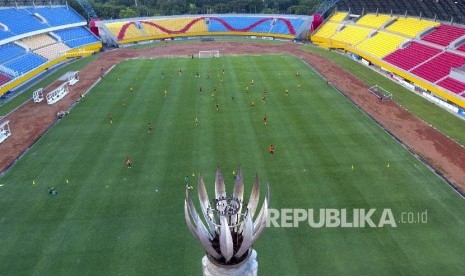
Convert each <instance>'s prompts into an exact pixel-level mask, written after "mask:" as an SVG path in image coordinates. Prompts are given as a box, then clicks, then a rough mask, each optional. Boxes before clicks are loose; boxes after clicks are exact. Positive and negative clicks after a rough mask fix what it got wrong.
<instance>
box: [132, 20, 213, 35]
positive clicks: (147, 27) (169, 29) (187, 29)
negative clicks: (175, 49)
mask: <svg viewBox="0 0 465 276" xmlns="http://www.w3.org/2000/svg"><path fill="white" fill-rule="evenodd" d="M141 24H142V25H143V28H144V31H145V32H146V33H147V34H148V35H151V36H152V35H153V36H159V35H162V36H166V35H169V34H189V33H191V34H194V33H205V32H207V31H208V30H207V26H206V25H205V21H204V20H203V19H201V18H165V19H151V20H146V21H143V22H142V23H141ZM136 29H137V28H136ZM128 30H129V29H128ZM127 32H128V31H126V33H127ZM139 33H140V32H139ZM140 35H141V34H139V36H140ZM125 38H126V35H125Z"/></svg>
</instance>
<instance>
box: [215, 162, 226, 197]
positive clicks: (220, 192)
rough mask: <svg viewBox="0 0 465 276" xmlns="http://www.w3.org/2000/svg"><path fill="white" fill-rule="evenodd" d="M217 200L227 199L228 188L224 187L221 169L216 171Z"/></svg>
mask: <svg viewBox="0 0 465 276" xmlns="http://www.w3.org/2000/svg"><path fill="white" fill-rule="evenodd" d="M215 198H216V199H221V198H226V188H225V187H224V179H223V175H222V174H221V172H220V169H219V168H218V169H217V170H216V177H215Z"/></svg>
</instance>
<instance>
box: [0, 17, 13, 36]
mask: <svg viewBox="0 0 465 276" xmlns="http://www.w3.org/2000/svg"><path fill="white" fill-rule="evenodd" d="M0 22H1V21H0ZM14 35H15V34H14V33H12V32H10V31H4V30H2V29H0V40H3V39H5V38H9V37H12V36H14Z"/></svg>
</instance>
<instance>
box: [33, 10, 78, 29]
mask: <svg viewBox="0 0 465 276" xmlns="http://www.w3.org/2000/svg"><path fill="white" fill-rule="evenodd" d="M27 10H28V11H29V12H30V13H31V14H35V13H38V14H39V15H41V16H42V17H44V18H45V19H46V20H47V24H48V25H50V26H60V25H67V24H72V23H79V22H82V17H81V16H80V15H79V14H77V13H76V12H75V11H74V10H73V9H70V8H68V7H66V6H57V7H55V6H52V7H37V8H28V9H27Z"/></svg>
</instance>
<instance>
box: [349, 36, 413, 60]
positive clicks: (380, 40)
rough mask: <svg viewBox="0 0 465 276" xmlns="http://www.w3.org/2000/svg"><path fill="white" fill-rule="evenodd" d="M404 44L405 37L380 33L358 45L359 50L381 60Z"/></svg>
mask: <svg viewBox="0 0 465 276" xmlns="http://www.w3.org/2000/svg"><path fill="white" fill-rule="evenodd" d="M404 42H405V38H403V37H400V36H397V35H394V34H390V33H386V32H378V33H377V34H375V35H374V36H372V37H371V38H368V39H366V40H364V41H363V42H361V43H360V44H358V45H357V48H358V49H360V50H363V51H365V52H367V53H369V54H371V55H373V56H374V57H376V58H379V59H381V58H383V57H384V56H386V55H387V54H389V53H392V52H393V51H395V50H396V49H397V48H398V47H399V45H401V44H402V43H404Z"/></svg>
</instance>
